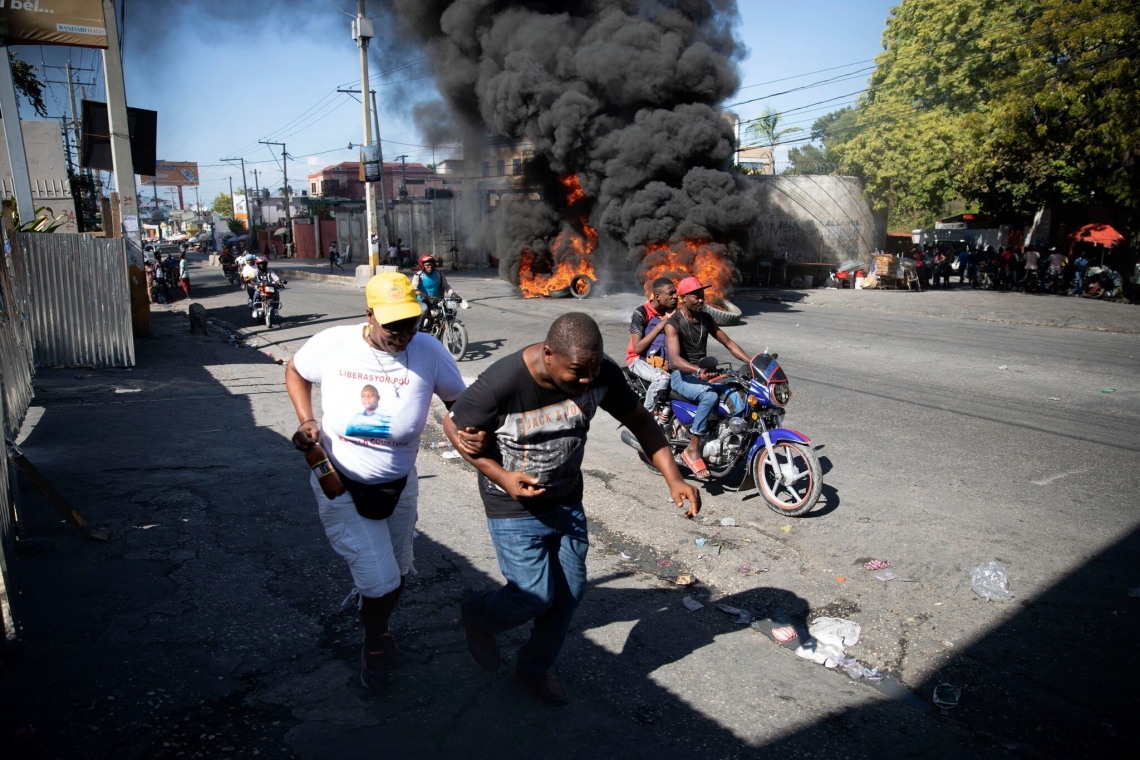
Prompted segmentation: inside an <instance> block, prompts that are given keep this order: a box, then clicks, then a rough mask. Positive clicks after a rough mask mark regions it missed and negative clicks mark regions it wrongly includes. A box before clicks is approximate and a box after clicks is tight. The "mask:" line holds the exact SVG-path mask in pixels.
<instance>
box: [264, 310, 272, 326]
mask: <svg viewBox="0 0 1140 760" xmlns="http://www.w3.org/2000/svg"><path fill="white" fill-rule="evenodd" d="M272 327H273V309H270V308H266V309H265V329H266V330H268V329H270V328H272Z"/></svg>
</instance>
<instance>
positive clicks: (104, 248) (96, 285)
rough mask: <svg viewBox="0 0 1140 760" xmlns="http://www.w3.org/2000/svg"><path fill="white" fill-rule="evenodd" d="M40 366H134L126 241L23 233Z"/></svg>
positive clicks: (20, 244) (19, 242)
mask: <svg viewBox="0 0 1140 760" xmlns="http://www.w3.org/2000/svg"><path fill="white" fill-rule="evenodd" d="M15 243H16V245H15V246H14V247H15V248H16V249H18V254H19V257H20V259H21V260H22V261H21V264H22V266H23V268H24V269H25V276H24V282H25V283H26V293H27V311H26V312H25V313H26V314H27V315H28V318H29V320H30V324H29V329H30V330H31V334H32V351H33V355H34V358H35V364H36V366H37V367H130V366H133V365H134V363H135V341H134V335H133V333H132V332H131V293H130V288H129V285H128V283H127V254H126V248H125V246H124V244H123V241H122V240H112V239H106V238H96V237H91V236H89V235H58V234H39V235H35V234H26V233H25V234H21V235H17V236H16V241H15Z"/></svg>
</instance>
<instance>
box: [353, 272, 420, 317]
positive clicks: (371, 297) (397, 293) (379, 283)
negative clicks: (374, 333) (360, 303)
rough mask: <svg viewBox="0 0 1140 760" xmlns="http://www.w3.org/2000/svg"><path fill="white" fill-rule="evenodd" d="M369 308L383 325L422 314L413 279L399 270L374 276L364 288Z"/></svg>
mask: <svg viewBox="0 0 1140 760" xmlns="http://www.w3.org/2000/svg"><path fill="white" fill-rule="evenodd" d="M364 295H365V298H366V299H367V300H368V308H369V309H372V315H373V316H374V317H376V321H377V322H379V323H380V324H382V325H386V324H389V323H391V322H399V321H400V320H401V319H411V318H412V317H418V316H419V315H420V302H419V301H417V300H416V294H415V291H413V290H412V281H411V280H409V279H408V278H407V277H406V276H404V275H402V274H400V273H399V272H384V273H382V274H378V275H375V276H373V278H372V279H371V280H369V281H368V285H367V286H366V287H365V288H364Z"/></svg>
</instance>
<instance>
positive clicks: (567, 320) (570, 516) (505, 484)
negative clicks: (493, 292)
mask: <svg viewBox="0 0 1140 760" xmlns="http://www.w3.org/2000/svg"><path fill="white" fill-rule="evenodd" d="M599 408H601V409H604V410H606V411H607V412H609V413H610V414H612V415H613V416H614V417H616V418H617V419H618V421H619V422H621V424H623V425H625V426H626V427H627V428H629V430H630V432H632V433H633V434H634V435H635V436H636V437H637V440H638V442H639V443H640V444H641V447H642V449H643V450H644V451H645V453H646V455H647V456H649V457H650V458H651V460H652V461H653V465H654V467H656V468H657V469H658V470H660V471H661V473H662V474H663V475H664V477H665V482H666V484H667V485H668V488H669V494H670V496H671V497H672V499H673V503H674V504H676V505H677V506H679V507H681V508H682V509H686V506H685V505H686V503H687V505H688V506H687V509H686V511H685V516H686V517H694V516H695V515H696V514H697V512H698V511H699V510H700V494H699V493H698V492H697V490H696V489H695V488H693V487H692V486H691V485H689V484H688V483H686V482H685V481H684V480H683V479H682V478H681V473H680V471H679V470H678V469H677V464H676V462H674V461H673V454H672V452H671V451H670V450H669V444H668V442H667V441H666V440H665V436H664V435H663V434H662V433H661V429H660V428H659V427H657V425H656V424H655V423H654V421H653V417H652V415H650V414H649V412H647V411H645V408H644V407H643V406H641V404H640V403H638V398H637V396H636V395H635V394H634V393H633V391H632V390H630V387H629V385H628V384H627V383H626V381H625V377H624V376H623V375H622V372H621V369H620V368H619V367H618V365H617V364H615V363H614V361H613V360H612V359H610V358H608V357H606V356H605V354H604V353H603V346H602V334H601V331H599V329H598V325H597V323H595V322H594V320H593V319H591V318H590V317H589V316H588V315H586V314H582V313H576V312H571V313H569V314H563V315H562V316H561V317H559V318H558V319H556V320H555V321H554V323H553V324H552V325H551V326H550V330H549V332H547V334H546V340H545V341H543V342H542V343H535V344H533V345H530V346H527V347H526V348H524V349H523V350H521V351H519V352H517V353H515V354H511V355H510V356H507V357H505V358H503V359H500V360H499V361H497V362H495V364H493V365H491V366H490V367H489V368H488V369H487V370H486V371H484V372H483V373H482V374H481V375H480V376H479V378H478V379H477V380H476V381H475V382H474V383H473V384H472V385H471V387H470V388H468V389H467V390H466V391H465V392H464V393H463V395H462V396H460V397H459V400H458V401H456V402H455V406H453V407H452V409H451V413H450V414H449V415H447V416H446V417H445V418H444V432H445V433H446V434H447V437H448V438H449V439H450V440H451V442H452V443H454V444H456V445H457V449H459V451H460V454H461V455H462V456H463V458H464V459H465V460H467V461H468V462H469V463H471V464H472V465H473V466H474V467H475V468H476V469H477V470H478V471H479V491H480V494H481V495H482V497H483V506H484V509H485V510H486V513H487V529H488V531H489V532H490V534H491V543H492V544H494V546H495V553H496V554H497V555H498V559H499V569H500V570H501V571H502V573H503V576H504V577H505V578H506V581H507V583H506V585H505V586H502V587H500V588H498V589H496V590H494V591H481V592H477V593H475V594H472V595H471V596H469V597H467V599H465V600H464V601H463V605H462V607H461V616H462V620H463V626H464V630H465V633H466V636H467V647H468V649H469V650H470V651H471V654H472V656H473V657H474V658H475V661H476V662H477V663H479V665H481V666H482V667H484V668H486V669H487V670H496V669H498V667H499V664H500V655H499V645H498V643H497V642H496V640H495V634H498V633H502V632H503V631H507V630H510V629H511V628H516V627H518V626H520V625H523V624H524V623H526V622H527V621H530V620H533V621H534V628H533V630H532V631H531V635H530V640H529V641H528V642H527V643H526V644H524V645H523V646H522V648H521V649H519V652H518V660H517V666H516V674H517V677H518V679H519V681H520V683H522V684H523V685H524V686H525V687H527V688H528V689H530V690H531V691H532V692H533V693H534V694H535V695H536V696H537V697H539V698H540V699H541V700H543V701H544V702H547V703H550V704H555V705H563V704H566V702H567V701H569V698H568V696H567V694H566V689H565V688H564V687H563V686H562V684H561V683H559V681H558V678H557V677H556V676H555V674H554V671H553V669H552V667H553V665H554V661H555V659H556V658H557V657H558V653H559V651H560V650H561V649H562V644H563V642H564V641H565V639H566V632H567V630H568V629H569V627H570V620H571V619H572V618H573V616H574V610H575V609H577V607H578V604H579V602H581V601H582V596H583V594H584V593H585V590H586V552H587V549H588V548H589V537H588V535H587V532H586V514H585V512H584V511H583V507H582V457H583V454H584V451H585V445H586V435H587V433H589V431H590V421H591V420H592V419H593V417H594V414H595V413H596V412H597V410H598V409H599ZM460 428H464V429H477V430H479V431H486V432H488V433H493V434H494V436H495V443H497V446H493V445H488V446H487V447H486V448H487V450H488V453H486V454H481V455H473V454H471V453H469V448H470V447H465V448H461V449H460V448H459V444H461V443H462V439H461V438H460V437H458V430H459V429H460Z"/></svg>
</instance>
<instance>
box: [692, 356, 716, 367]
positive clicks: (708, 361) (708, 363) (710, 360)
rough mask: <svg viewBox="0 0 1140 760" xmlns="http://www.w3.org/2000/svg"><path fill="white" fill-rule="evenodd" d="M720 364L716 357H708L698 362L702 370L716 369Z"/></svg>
mask: <svg viewBox="0 0 1140 760" xmlns="http://www.w3.org/2000/svg"><path fill="white" fill-rule="evenodd" d="M718 364H720V362H718V361H717V360H716V357H715V356H706V357H705V358H703V359H701V360H700V361H699V362H697V366H698V367H700V368H701V369H716V366H717V365H718Z"/></svg>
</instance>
